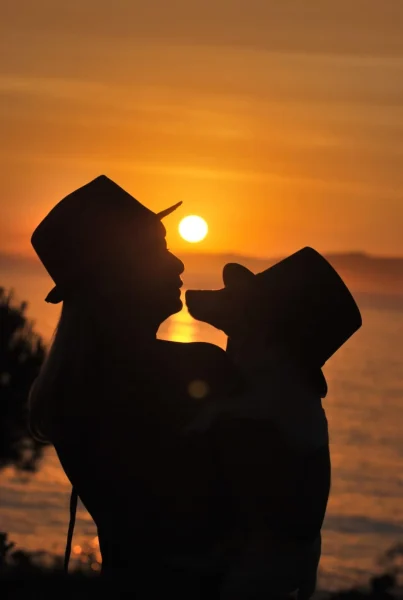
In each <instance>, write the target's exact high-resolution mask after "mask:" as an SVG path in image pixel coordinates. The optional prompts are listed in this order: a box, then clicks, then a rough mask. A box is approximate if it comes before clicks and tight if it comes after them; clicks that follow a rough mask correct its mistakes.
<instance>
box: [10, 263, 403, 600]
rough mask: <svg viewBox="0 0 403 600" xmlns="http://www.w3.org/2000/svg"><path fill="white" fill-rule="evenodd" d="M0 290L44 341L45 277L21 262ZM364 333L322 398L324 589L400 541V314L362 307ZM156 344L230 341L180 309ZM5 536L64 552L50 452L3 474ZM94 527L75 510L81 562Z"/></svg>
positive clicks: (362, 575)
mask: <svg viewBox="0 0 403 600" xmlns="http://www.w3.org/2000/svg"><path fill="white" fill-rule="evenodd" d="M0 285H3V286H5V287H6V288H10V287H13V288H14V289H15V291H16V294H17V296H16V297H17V298H19V299H20V300H28V301H29V302H30V305H29V308H28V316H30V317H32V318H33V319H34V320H35V328H36V330H37V331H38V332H40V333H41V334H42V335H43V336H44V337H45V339H46V340H49V339H50V338H51V335H52V332H53V329H54V327H55V325H56V322H57V318H58V313H59V310H60V309H59V307H55V306H50V305H47V304H45V303H44V302H43V298H44V296H45V295H46V292H47V291H48V288H49V285H50V283H49V279H48V278H47V276H46V275H44V274H43V273H42V274H38V273H37V272H36V271H35V272H32V273H30V272H29V271H28V272H27V270H26V269H19V268H17V267H16V266H15V265H14V266H10V265H8V266H7V267H6V268H2V267H1V266H0ZM362 316H363V328H362V329H361V330H360V331H359V332H358V333H357V334H356V335H355V336H354V337H353V338H352V339H351V340H350V341H349V342H348V343H347V344H346V345H345V346H344V347H343V348H342V349H341V350H340V351H339V352H338V353H337V355H336V356H334V357H333V358H332V359H331V360H330V361H329V363H328V364H327V365H326V366H325V369H324V372H325V375H326V377H327V380H328V384H329V394H328V396H327V398H326V399H325V400H324V408H325V409H326V412H327V417H328V421H329V429H330V442H331V456H332V465H333V473H332V489H331V496H330V501H329V506H328V511H327V516H326V520H325V524H324V528H323V554H322V559H321V564H320V576H319V587H320V588H323V589H329V590H331V589H340V588H344V587H349V586H351V585H355V584H361V583H365V582H367V580H368V577H369V576H371V575H372V574H374V573H376V572H377V571H378V569H379V565H378V561H379V559H380V558H381V557H382V555H383V554H384V553H385V552H386V551H387V550H388V549H389V548H390V547H391V546H393V545H395V544H396V543H399V542H402V541H403V435H402V428H403V310H399V308H398V307H396V308H395V309H391V308H390V307H389V308H388V309H386V308H385V309H383V308H382V306H379V302H378V303H377V308H370V307H369V306H366V307H365V308H362ZM159 335H160V337H163V338H165V339H171V340H176V341H181V342H191V341H196V340H197V341H208V342H212V343H216V344H218V345H220V346H222V347H223V346H224V344H225V336H224V335H223V334H221V333H220V332H218V331H216V330H214V329H213V328H211V327H209V326H207V325H203V324H201V323H198V322H196V321H194V320H193V319H192V318H191V317H190V315H189V314H188V313H187V311H186V309H184V310H183V311H182V312H181V313H179V314H177V315H174V316H173V317H172V318H171V319H169V320H168V321H167V322H165V323H164V324H163V325H162V327H161V329H160V332H159ZM0 485H1V492H0V531H7V532H8V533H9V535H10V538H11V539H12V540H13V541H14V542H16V544H17V546H18V547H20V548H26V549H31V550H34V549H35V550H37V549H43V550H47V551H50V552H54V553H59V554H61V553H62V552H63V550H64V544H65V538H66V533H67V526H68V515H69V510H68V505H69V493H70V486H69V484H68V481H67V479H66V477H65V475H64V473H63V471H62V469H61V467H60V465H59V463H58V460H57V458H56V456H55V453H54V451H53V450H52V449H51V448H49V449H48V450H47V451H46V454H45V457H44V460H43V463H42V465H41V468H40V470H39V471H38V473H37V474H35V475H33V476H28V477H25V478H21V477H20V476H18V475H17V474H16V473H15V471H14V470H13V469H11V468H10V469H6V470H4V471H2V472H0ZM95 538H96V531H95V527H94V525H93V523H92V521H91V519H90V517H89V515H88V514H87V513H86V511H85V510H84V509H83V507H81V506H80V507H79V512H78V519H77V525H76V531H75V537H74V548H75V555H76V557H79V554H80V549H82V548H84V547H85V546H86V545H87V544H92V545H93V546H96V540H95Z"/></svg>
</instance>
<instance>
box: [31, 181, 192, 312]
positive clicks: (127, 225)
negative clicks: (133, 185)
mask: <svg viewBox="0 0 403 600" xmlns="http://www.w3.org/2000/svg"><path fill="white" fill-rule="evenodd" d="M181 204H182V203H181V202H178V203H177V204H175V205H174V206H171V207H170V208H167V209H166V210H163V211H162V212H160V213H153V212H152V211H151V210H149V209H148V208H146V207H145V206H143V205H142V204H141V203H140V202H138V200H136V199H135V198H133V196H131V195H130V194H129V193H128V192H126V191H125V190H123V189H122V188H121V187H119V186H118V185H117V184H116V183H114V182H113V181H112V180H111V179H109V178H108V177H106V176H105V175H101V176H100V177H97V178H96V179H94V180H93V181H90V182H89V183H87V184H86V185H84V186H83V187H80V188H79V189H77V190H76V191H74V192H73V193H71V194H69V195H68V196H66V197H65V198H64V199H63V200H61V201H60V202H59V203H58V204H56V206H55V207H54V208H53V209H52V210H51V211H50V212H49V213H48V215H47V216H46V217H45V218H44V219H43V221H42V222H41V223H40V224H39V225H38V227H37V228H36V229H35V231H34V233H33V234H32V238H31V243H32V246H33V247H34V250H35V252H36V253H37V255H38V256H39V258H40V259H41V261H42V263H43V265H44V266H45V268H46V270H47V271H48V273H49V275H50V276H51V277H52V279H53V281H54V282H55V284H56V286H55V287H54V288H53V289H52V290H51V292H50V293H49V294H48V296H47V297H46V301H47V302H51V303H52V304H57V303H58V302H61V301H62V300H63V299H64V297H65V294H66V293H67V292H68V291H69V290H70V289H72V287H74V285H75V284H76V283H77V282H78V281H79V280H80V279H81V278H82V277H83V276H85V274H86V273H88V271H89V269H90V268H91V267H92V268H93V267H94V265H96V264H97V261H99V259H100V257H101V255H105V253H107V252H108V248H112V247H113V246H114V244H115V243H117V242H118V240H119V239H120V238H122V236H123V237H124V236H128V237H129V239H132V240H133V244H134V246H135V247H138V244H136V241H137V242H141V238H142V237H143V238H144V236H145V235H146V232H147V227H155V226H156V224H157V223H158V222H159V221H160V220H161V219H162V218H163V217H166V216H167V215H169V214H170V213H171V212H173V211H174V210H175V209H176V208H178V206H180V205H181Z"/></svg>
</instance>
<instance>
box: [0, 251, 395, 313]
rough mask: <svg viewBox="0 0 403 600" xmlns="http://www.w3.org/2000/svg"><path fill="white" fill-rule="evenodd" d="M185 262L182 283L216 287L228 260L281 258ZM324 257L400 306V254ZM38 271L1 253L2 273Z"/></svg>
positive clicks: (194, 256)
mask: <svg viewBox="0 0 403 600" xmlns="http://www.w3.org/2000/svg"><path fill="white" fill-rule="evenodd" d="M179 256H180V258H181V259H182V260H183V262H184V263H185V267H186V270H185V273H184V275H183V279H184V283H185V287H188V288H189V287H190V288H219V287H221V285H222V276H221V274H222V268H223V266H224V265H225V264H226V263H228V262H239V263H241V264H244V265H245V266H247V267H248V268H249V269H251V270H252V271H254V272H255V273H256V272H259V271H263V270H265V269H267V268H268V267H269V266H271V265H272V264H274V263H276V262H277V261H278V260H281V258H282V257H276V258H267V259H263V258H255V257H250V256H242V255H237V254H212V253H211V254H209V253H198V252H188V253H183V252H182V253H180V254H179ZM326 258H327V259H328V260H329V262H330V263H331V264H332V265H333V266H334V268H335V269H336V270H337V272H338V273H339V274H340V276H341V277H342V278H343V280H344V281H345V282H346V284H347V286H348V287H349V288H350V289H351V291H352V292H353V294H354V295H356V297H357V299H358V298H360V299H363V300H364V301H365V302H366V301H367V300H368V299H369V298H371V304H373V303H375V304H376V303H380V304H381V305H382V306H384V305H385V300H386V299H387V306H391V307H392V306H393V307H394V306H396V307H397V308H403V257H396V258H394V257H379V256H373V255H370V254H365V253H360V252H354V253H345V254H328V255H326ZM33 271H36V272H37V273H38V274H39V273H41V272H42V273H43V274H44V275H45V270H44V268H43V267H42V265H41V264H40V263H39V261H38V260H37V259H36V258H35V257H32V258H31V257H28V258H26V257H21V256H13V255H5V254H0V285H1V274H2V272H3V273H5V272H7V273H8V275H10V273H11V272H16V273H17V272H18V273H19V274H20V275H22V274H23V273H28V272H29V273H32V272H33Z"/></svg>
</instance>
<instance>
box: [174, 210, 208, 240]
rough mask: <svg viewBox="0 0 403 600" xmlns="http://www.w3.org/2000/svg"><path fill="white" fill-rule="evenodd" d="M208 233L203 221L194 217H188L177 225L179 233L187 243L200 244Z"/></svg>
mask: <svg viewBox="0 0 403 600" xmlns="http://www.w3.org/2000/svg"><path fill="white" fill-rule="evenodd" d="M207 232H208V226H207V223H206V221H205V220H204V219H202V218H201V217H198V216H196V215H190V216H188V217H185V218H184V219H182V221H181V222H180V223H179V233H180V234H181V236H182V237H183V239H184V240H186V241H187V242H192V243H195V242H201V240H203V239H204V238H205V237H206V235H207Z"/></svg>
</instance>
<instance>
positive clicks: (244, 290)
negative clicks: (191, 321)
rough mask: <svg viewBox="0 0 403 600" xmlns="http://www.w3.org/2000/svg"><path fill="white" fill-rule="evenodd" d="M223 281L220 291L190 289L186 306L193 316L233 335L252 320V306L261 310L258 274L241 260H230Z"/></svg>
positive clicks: (230, 335) (187, 293)
mask: <svg viewBox="0 0 403 600" xmlns="http://www.w3.org/2000/svg"><path fill="white" fill-rule="evenodd" d="M223 282H224V287H223V288H221V289H219V290H188V291H187V292H186V305H187V307H188V310H189V313H190V314H191V315H192V317H193V318H195V319H197V320H198V321H203V322H205V323H208V324H209V325H212V326H213V327H216V328H217V329H221V330H222V331H224V333H226V334H227V335H228V336H229V337H232V336H233V335H236V334H237V333H238V331H239V329H240V328H241V326H243V325H244V324H245V322H246V321H247V320H249V319H250V315H251V309H252V308H253V309H254V310H255V311H259V309H258V307H257V306H256V301H257V297H256V292H257V289H256V276H255V275H254V273H252V271H249V269H247V268H246V267H244V266H242V265H240V264H238V263H228V264H227V265H225V267H224V270H223Z"/></svg>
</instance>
